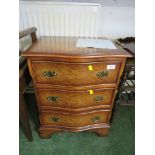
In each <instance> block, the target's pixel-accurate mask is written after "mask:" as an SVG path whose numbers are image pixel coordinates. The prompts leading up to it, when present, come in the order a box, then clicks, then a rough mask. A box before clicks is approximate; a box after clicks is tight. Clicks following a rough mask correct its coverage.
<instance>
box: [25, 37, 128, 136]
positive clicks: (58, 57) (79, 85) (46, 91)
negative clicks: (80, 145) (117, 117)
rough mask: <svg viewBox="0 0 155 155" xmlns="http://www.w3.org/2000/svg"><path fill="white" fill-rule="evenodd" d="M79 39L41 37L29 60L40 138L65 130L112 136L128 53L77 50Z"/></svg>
mask: <svg viewBox="0 0 155 155" xmlns="http://www.w3.org/2000/svg"><path fill="white" fill-rule="evenodd" d="M77 39H79V38H76V37H40V38H39V39H38V40H37V41H36V42H35V43H34V44H33V46H31V47H30V48H29V49H28V50H27V51H26V52H24V53H23V54H22V55H23V56H25V57H27V61H28V66H29V71H30V74H31V76H32V79H33V83H34V87H35V94H36V98H37V102H38V103H37V105H38V110H39V119H40V128H39V133H40V137H42V138H48V137H50V136H51V134H53V133H56V132H62V131H71V132H79V131H85V130H89V131H92V132H96V133H98V134H99V135H100V136H105V135H107V134H108V131H109V128H110V124H109V121H110V118H111V114H112V108H113V104H114V100H115V96H116V92H117V88H118V85H119V82H120V77H121V75H122V72H123V69H124V65H125V61H126V58H127V57H131V55H130V54H129V53H127V52H126V51H125V50H123V49H121V48H119V47H117V46H116V47H117V49H113V50H110V49H96V48H79V47H78V48H77V47H76V43H77Z"/></svg>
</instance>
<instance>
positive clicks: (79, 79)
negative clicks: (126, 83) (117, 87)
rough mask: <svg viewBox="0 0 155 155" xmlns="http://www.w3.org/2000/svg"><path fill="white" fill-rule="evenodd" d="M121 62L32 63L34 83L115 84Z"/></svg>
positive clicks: (67, 84) (66, 84)
mask: <svg viewBox="0 0 155 155" xmlns="http://www.w3.org/2000/svg"><path fill="white" fill-rule="evenodd" d="M120 65H121V62H120V61H106V62H95V63H63V62H51V61H33V62H32V66H33V72H34V79H35V82H36V83H38V84H52V85H65V86H70V85H73V86H84V85H95V84H104V83H116V80H117V77H118V73H119V69H120Z"/></svg>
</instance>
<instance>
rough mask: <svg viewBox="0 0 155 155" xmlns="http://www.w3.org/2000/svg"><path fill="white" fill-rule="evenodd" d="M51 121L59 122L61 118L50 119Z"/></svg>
mask: <svg viewBox="0 0 155 155" xmlns="http://www.w3.org/2000/svg"><path fill="white" fill-rule="evenodd" d="M49 120H50V121H52V122H59V121H60V118H59V117H50V118H49Z"/></svg>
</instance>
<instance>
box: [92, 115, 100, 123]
mask: <svg viewBox="0 0 155 155" xmlns="http://www.w3.org/2000/svg"><path fill="white" fill-rule="evenodd" d="M99 120H100V116H95V117H93V118H91V121H92V122H93V123H96V122H98V121H99Z"/></svg>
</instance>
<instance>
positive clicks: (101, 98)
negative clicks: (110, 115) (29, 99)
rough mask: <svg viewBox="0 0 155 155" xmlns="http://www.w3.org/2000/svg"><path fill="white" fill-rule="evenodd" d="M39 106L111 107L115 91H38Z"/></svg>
mask: <svg viewBox="0 0 155 155" xmlns="http://www.w3.org/2000/svg"><path fill="white" fill-rule="evenodd" d="M37 94H38V98H39V105H40V107H42V106H50V107H62V108H87V107H91V106H100V105H110V104H111V100H112V96H113V94H114V89H99V90H93V94H90V91H89V90H87V91H65V90H48V89H45V90H42V89H38V90H37Z"/></svg>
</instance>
